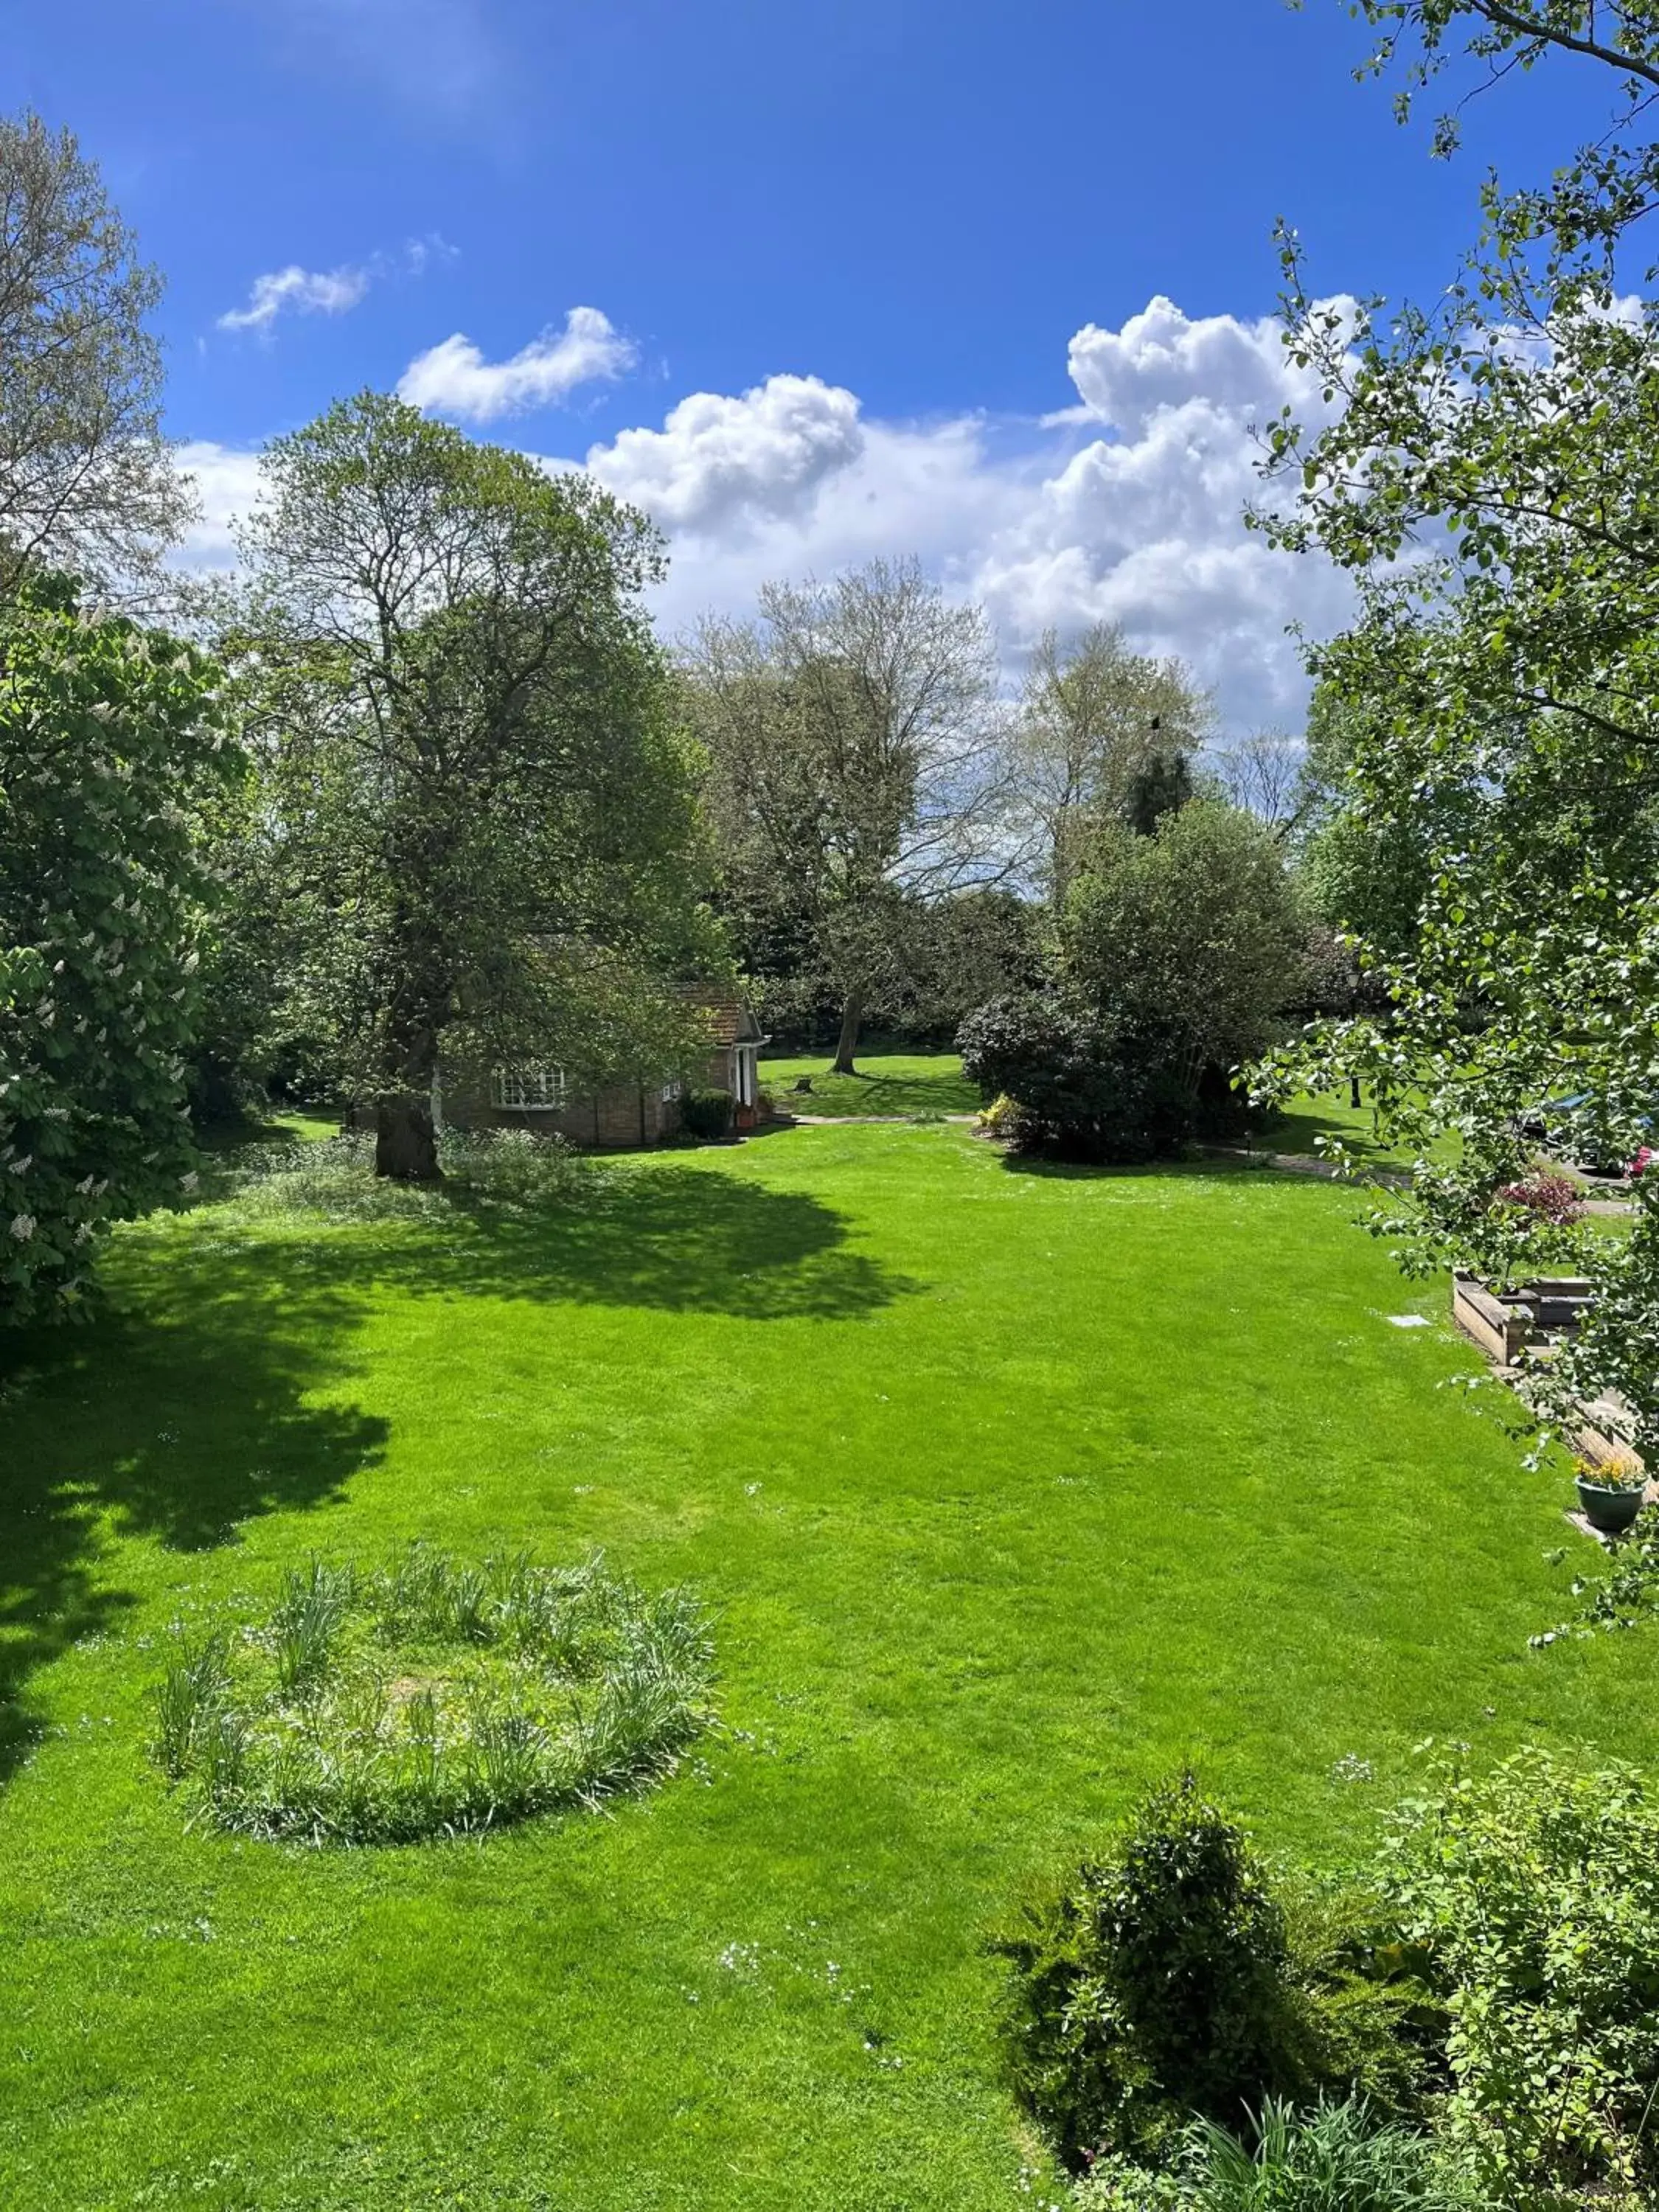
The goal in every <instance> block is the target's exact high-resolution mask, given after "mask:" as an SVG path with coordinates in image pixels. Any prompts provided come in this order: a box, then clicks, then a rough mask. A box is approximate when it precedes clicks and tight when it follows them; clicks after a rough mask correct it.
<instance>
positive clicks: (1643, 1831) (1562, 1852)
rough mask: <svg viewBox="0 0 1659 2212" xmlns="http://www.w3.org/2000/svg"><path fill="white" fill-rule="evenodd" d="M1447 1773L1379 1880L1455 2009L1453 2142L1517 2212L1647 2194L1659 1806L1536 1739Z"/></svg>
mask: <svg viewBox="0 0 1659 2212" xmlns="http://www.w3.org/2000/svg"><path fill="white" fill-rule="evenodd" d="M1435 1779H1436V1782H1437V1788H1436V1789H1435V1790H1433V1792H1432V1793H1431V1795H1430V1796H1427V1797H1426V1798H1425V1799H1424V1800H1422V1801H1419V1802H1415V1803H1411V1804H1407V1805H1406V1806H1404V1807H1402V1808H1401V1811H1400V1813H1399V1814H1397V1815H1396V1816H1395V1820H1394V1821H1393V1823H1392V1827H1393V1835H1392V1840H1391V1847H1390V1849H1389V1852H1388V1854H1387V1856H1386V1857H1385V1859H1384V1862H1383V1881H1382V1887H1383V1896H1384V1899H1385V1902H1386V1905H1387V1906H1388V1907H1389V1910H1390V1911H1391V1913H1392V1915H1393V1916H1394V1917H1395V1919H1396V1921H1397V1923H1398V1929H1399V1936H1400V1940H1401V1942H1402V1944H1403V1945H1404V1946H1405V1947H1406V1948H1407V1952H1408V1953H1409V1954H1412V1955H1413V1956H1414V1957H1415V1958H1417V1959H1419V1960H1420V1961H1421V1962H1422V1972H1423V1975H1424V1978H1425V1981H1426V1983H1427V1984H1428V1985H1429V1986H1430V1987H1431V1989H1433V1990H1436V1991H1437V1992H1438V1993H1439V1994H1441V1995H1442V1996H1443V1997H1444V1998H1446V1999H1447V2000H1448V2002H1449V2008H1450V2010H1449V2017H1450V2021H1451V2029H1450V2033H1449V2038H1448V2041H1447V2051H1446V2055H1447V2059H1448V2063H1449V2067H1450V2072H1451V2084H1452V2086H1451V2090H1450V2093H1449V2096H1448V2097H1447V2099H1446V2100H1445V2103H1444V2106H1443V2110H1442V2112H1441V2113H1440V2115H1439V2125H1440V2128H1441V2130H1442V2132H1443V2136H1444V2138H1445V2140H1446V2141H1447V2142H1448V2143H1449V2146H1450V2147H1451V2148H1453V2149H1454V2150H1456V2151H1459V2152H1462V2153H1463V2154H1466V2155H1467V2156H1468V2157H1469V2158H1470V2159H1471V2160H1472V2161H1473V2163H1474V2167H1475V2170H1476V2172H1477V2174H1478V2176H1479V2178H1480V2180H1481V2181H1482V2183H1483V2184H1484V2185H1485V2187H1486V2191H1487V2192H1488V2195H1489V2197H1490V2198H1491V2200H1492V2202H1494V2203H1498V2204H1499V2205H1503V2206H1504V2207H1514V2208H1516V2212H1568V2208H1570V2207H1577V2206H1580V2205H1584V2204H1589V2203H1596V2204H1598V2205H1601V2206H1605V2207H1607V2208H1608V2212H1613V2208H1614V2207H1617V2208H1620V2212H1623V2209H1624V2208H1626V2207H1630V2208H1634V2207H1635V2206H1636V2205H1638V2204H1650V2203H1652V2202H1653V2199H1652V2197H1651V2196H1650V2194H1649V2193H1648V2192H1649V2191H1650V2190H1651V2189H1652V2187H1653V2185H1654V2184H1655V2182H1656V2181H1659V2155H1656V2153H1659V2145H1656V2143H1655V2142H1654V2139H1653V2134H1652V2129H1651V2124H1650V2116H1651V2114H1652V2112H1654V2110H1655V2109H1656V2100H1659V2008H1656V2003H1655V1999H1656V1995H1659V1806H1656V1805H1655V1804H1654V1802H1652V1800H1651V1798H1650V1796H1649V1794H1648V1791H1647V1790H1646V1787H1645V1785H1644V1783H1643V1782H1642V1781H1641V1780H1640V1778H1638V1776H1637V1775H1635V1774H1634V1773H1633V1772H1632V1771H1630V1770H1628V1769H1626V1768H1616V1769H1614V1770H1613V1771H1608V1772H1603V1773H1594V1772H1588V1771H1584V1770H1583V1768H1582V1767H1580V1766H1579V1765H1577V1763H1576V1762H1573V1761H1565V1762H1559V1763H1558V1762H1557V1761H1556V1760H1554V1759H1552V1758H1551V1757H1550V1755H1549V1754H1548V1753H1545V1752H1542V1751H1538V1750H1526V1751H1522V1752H1518V1753H1516V1754H1515V1756H1514V1757H1512V1758H1510V1759H1506V1760H1504V1762H1503V1764H1502V1765H1498V1766H1497V1767H1495V1768H1493V1769H1492V1771H1491V1772H1490V1773H1487V1774H1485V1775H1481V1776H1472V1775H1469V1774H1468V1773H1465V1772H1464V1771H1462V1770H1461V1769H1460V1768H1459V1767H1457V1766H1455V1765H1449V1766H1446V1767H1443V1769H1442V1770H1441V1771H1440V1772H1439V1773H1438V1774H1437V1777H1436V1778H1435Z"/></svg>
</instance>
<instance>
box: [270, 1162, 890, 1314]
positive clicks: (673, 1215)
mask: <svg viewBox="0 0 1659 2212" xmlns="http://www.w3.org/2000/svg"><path fill="white" fill-rule="evenodd" d="M278 1197H280V1193H279V1194H278ZM398 1197H399V1194H395V1193H394V1194H388V1206H387V1211H386V1213H385V1214H384V1215H381V1216H380V1217H378V1218H374V1217H371V1218H362V1216H357V1217H355V1218H349V1219H347V1220H345V1221H343V1222H341V1221H335V1222H332V1223H331V1221H330V1218H329V1210H328V1206H327V1205H326V1203H325V1204H324V1205H323V1206H321V1207H320V1208H319V1210H318V1212H315V1213H314V1214H313V1213H311V1212H308V1211H307V1212H303V1213H300V1212H295V1213H289V1214H286V1215H284V1216H283V1221H284V1223H285V1225H287V1226H288V1227H289V1229H300V1230H301V1231H303V1230H304V1229H305V1228H306V1227H307V1226H308V1225H310V1223H312V1222H314V1223H315V1224H316V1226H317V1228H318V1231H319V1233H318V1234H317V1235H316V1236H315V1237H313V1238H308V1239H307V1252H306V1256H305V1259H304V1261H303V1267H304V1269H305V1271H306V1273H307V1279H309V1280H311V1281H312V1282H314V1283H319V1284H321V1285H334V1286H347V1285H352V1284H361V1283H362V1281H363V1280H364V1279H365V1276H366V1275H368V1274H372V1276H373V1279H374V1281H375V1282H377V1283H379V1284H380V1285H385V1286H386V1287H389V1288H392V1289H395V1290H398V1291H403V1292H406V1293H412V1294H414V1295H416V1296H433V1297H483V1298H513V1299H522V1300H530V1301H533V1302H536V1303H540V1304H547V1303H554V1302H565V1301H569V1302H572V1303H574V1304H583V1305H613V1306H642V1307H647V1308H649V1309H652V1310H657V1311H659V1312H668V1313H693V1312H704V1313H711V1314H725V1315H729V1316H732V1317H734V1318H736V1319H738V1320H742V1321H757V1322H768V1321H783V1320H812V1321H850V1320H855V1319H857V1318H858V1317H859V1316H860V1315H864V1314H868V1313H872V1312H874V1311H876V1310H879V1309H880V1308H882V1307H884V1306H886V1305H888V1304H891V1303H892V1301H893V1300H894V1299H895V1298H897V1297H903V1296H905V1295H907V1294H908V1293H909V1292H911V1291H915V1290H916V1289H917V1288H918V1287H920V1286H919V1285H917V1284H915V1283H914V1282H912V1281H910V1280H909V1279H908V1278H906V1277H903V1276H901V1275H898V1274H896V1273H894V1272H893V1271H892V1270H891V1269H890V1268H888V1267H884V1266H883V1264H882V1263H881V1261H878V1260H876V1259H873V1258H872V1257H870V1256H869V1255H867V1254H865V1253H860V1252H857V1251H854V1250H852V1249H849V1247H848V1224H847V1220H846V1218H845V1217H844V1216H843V1215H842V1214H840V1213H838V1212H836V1210H835V1208H834V1207H832V1206H825V1205H824V1204H823V1202H822V1201H821V1200H818V1199H816V1198H813V1197H811V1196H810V1195H808V1194H805V1193H804V1192H799V1191H775V1190H768V1189H765V1188H762V1187H761V1186H759V1185H757V1184H756V1183H752V1182H748V1181H746V1180H744V1179H743V1178H742V1177H740V1176H732V1175H731V1174H729V1173H726V1172H725V1171H723V1170H720V1169H705V1168H701V1167H696V1166H692V1165H690V1164H685V1163H681V1162H673V1163H668V1162H663V1163H654V1162H653V1163H652V1164H648V1165H647V1164H642V1165H641V1166H639V1167H636V1168H623V1169H617V1168H611V1169H608V1170H603V1171H600V1172H599V1173H597V1174H595V1175H594V1176H592V1179H591V1180H590V1181H589V1182H587V1183H586V1186H580V1185H579V1186H578V1187H577V1188H576V1189H575V1190H574V1192H572V1193H571V1194H568V1195H567V1196H564V1197H561V1198H554V1199H550V1200H529V1201H526V1202H523V1203H516V1204H502V1203H501V1202H500V1201H499V1200H495V1199H491V1198H489V1197H487V1196H486V1197H480V1196H476V1195H474V1194H471V1193H469V1192H467V1191H465V1190H464V1189H460V1188H456V1189H454V1190H453V1191H447V1192H446V1193H445V1194H443V1195H442V1196H441V1197H437V1196H434V1197H423V1198H422V1199H421V1200H419V1201H418V1202H417V1203H418V1211H414V1212H410V1214H409V1215H408V1217H407V1218H399V1215H398ZM256 1218H257V1217H256ZM262 1249H264V1248H262Z"/></svg>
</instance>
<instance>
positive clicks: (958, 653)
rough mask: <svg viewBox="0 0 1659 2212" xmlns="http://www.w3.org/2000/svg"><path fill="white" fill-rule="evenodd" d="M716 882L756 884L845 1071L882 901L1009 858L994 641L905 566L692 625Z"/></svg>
mask: <svg viewBox="0 0 1659 2212" xmlns="http://www.w3.org/2000/svg"><path fill="white" fill-rule="evenodd" d="M686 668H687V675H688V678H689V696H690V701H691V705H692V713H693V716H694V719H695V720H696V725H697V727H698V731H699V734H700V735H701V737H702V742H703V744H704V746H705V748H706V750H707V752H708V759H709V763H710V773H709V784H708V801H709V808H710V812H711V815H712V817H713V819H714V825H715V830H716V835H717V837H718V839H719V842H720V847H721V848H722V852H723V854H724V857H725V863H726V871H727V874H728V878H732V877H734V876H735V877H738V878H742V877H744V876H747V877H750V878H753V879H755V880H757V882H765V883H769V884H771V885H772V886H773V887H774V888H775V890H777V891H778V892H779V893H780V894H781V896H783V897H784V898H785V899H787V902H788V903H789V905H790V906H791V908H792V909H793V912H794V913H795V914H796V915H799V918H800V921H801V925H802V927H803V928H804V930H805V933H806V934H807V936H808V937H809V939H810V940H811V957H812V958H813V959H814V960H815V962H816V963H817V964H818V965H819V967H820V969H821V971H822V972H823V975H825V976H826V978H827V979H828V980H829V981H830V982H832V983H833V985H834V987H835V989H836V994H837V995H838V997H839V998H840V1000H841V1004H842V1024H841V1036H840V1041H839V1044H838V1046H837V1049H836V1066H837V1067H838V1068H841V1069H843V1070H846V1071H848V1072H852V1071H853V1069H854V1054H855V1052H856V1050H857V1046H858V1036H859V1028H860V1023H861V1021H862V1019H863V1016H864V1012H865V1008H866V1004H867V1003H868V1002H869V1000H871V998H872V994H873V991H874V989H875V987H876V985H877V982H878V977H879V976H880V975H881V973H882V969H883V963H884V958H885V955H886V948H887V946H888V944H889V942H890V938H891V935H892V931H893V927H894V923H895V918H896V912H897V908H896V902H897V901H909V902H915V901H921V902H932V901H935V900H938V899H941V898H944V897H946V896H949V895H950V894H951V892H953V891H957V890H962V889H963V888H964V887H965V886H967V885H969V884H989V883H994V882H996V881H999V880H1000V878H1002V877H1003V876H1005V875H1006V874H1007V873H1008V872H1009V871H1010V870H1011V868H1012V865H1013V856H1012V849H1011V847H1010V842H1009V838H1008V835H1007V822H1006V799H1007V786H1006V748H1005V745H1004V743H1003V738H1004V729H1003V715H1002V710H1001V708H1000V702H999V699H998V691H997V662H996V653H995V647H994V641H993V639H992V636H991V632H990V629H989V626H988V624H987V622H986V619H985V617H984V615H983V614H982V612H981V611H980V610H979V609H978V608H977V607H972V606H952V605H950V604H948V603H947V602H946V600H945V599H944V597H943V595H942V594H941V593H940V592H939V591H938V590H937V588H936V587H935V586H933V585H931V584H929V583H927V581H926V580H924V578H923V576H922V574H921V569H920V568H919V567H918V565H917V564H916V563H915V562H914V561H909V562H896V563H889V562H882V561H876V562H871V563H870V564H869V566H868V567H866V568H860V569H859V570H857V571H855V572H854V573H852V574H848V575H845V576H841V577H838V578H837V579H836V580H835V581H834V582H833V583H829V584H818V583H814V582H810V581H809V582H808V583H805V584H804V585H794V584H786V583H779V584H769V585H767V586H765V587H764V588H763V591H762V592H761V595H760V619H759V621H758V622H756V623H735V622H730V621H712V620H711V621H708V622H706V623H703V624H702V627H701V629H699V630H698V632H697V633H696V636H695V638H694V639H693V640H692V641H690V645H689V647H687V651H686Z"/></svg>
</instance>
